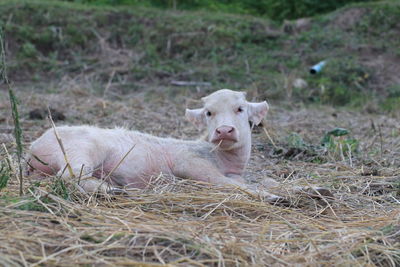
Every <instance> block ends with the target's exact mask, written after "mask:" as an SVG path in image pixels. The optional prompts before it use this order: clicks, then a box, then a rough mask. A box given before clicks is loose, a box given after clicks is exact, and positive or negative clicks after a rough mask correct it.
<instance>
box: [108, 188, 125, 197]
mask: <svg viewBox="0 0 400 267" xmlns="http://www.w3.org/2000/svg"><path fill="white" fill-rule="evenodd" d="M107 194H109V195H112V196H127V195H128V192H127V191H126V190H124V189H122V188H116V187H112V188H110V189H108V190H107Z"/></svg>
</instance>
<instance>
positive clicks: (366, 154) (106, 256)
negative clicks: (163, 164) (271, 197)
mask: <svg viewBox="0 0 400 267" xmlns="http://www.w3.org/2000/svg"><path fill="white" fill-rule="evenodd" d="M19 89H20V90H19V92H20V94H21V96H19V98H20V99H21V100H22V102H23V103H26V105H24V106H22V107H21V108H22V114H24V113H26V112H27V110H29V108H30V107H33V106H37V105H38V103H41V102H43V100H40V99H41V98H42V97H45V99H47V101H49V102H51V103H52V104H54V105H56V106H57V107H58V108H59V109H61V110H64V111H65V113H66V115H67V118H68V120H69V123H71V124H76V123H79V122H92V123H93V122H96V123H97V124H99V125H112V123H115V122H116V124H119V125H122V124H123V123H124V122H125V121H127V120H128V121H129V123H128V124H127V125H126V126H127V127H129V128H130V127H132V128H135V129H139V130H143V131H147V132H151V133H155V134H157V135H160V136H167V135H168V136H176V137H188V136H191V137H193V136H194V135H195V134H196V132H195V130H194V129H193V128H192V127H190V126H189V125H188V124H186V123H182V119H181V117H182V114H183V110H184V109H183V105H182V104H180V103H184V102H185V101H184V100H182V99H176V100H175V102H174V101H173V100H163V99H161V98H154V99H153V100H151V101H149V102H144V101H142V100H141V97H142V96H140V95H131V96H130V98H129V99H126V100H121V101H113V102H111V101H109V100H108V99H103V98H96V97H95V96H90V97H85V96H82V95H79V96H76V95H74V93H71V92H68V90H67V91H66V92H63V93H58V94H56V95H40V94H38V93H30V94H28V93H27V92H29V91H26V90H24V88H19ZM0 93H1V92H0ZM100 100H101V101H109V103H110V105H108V106H105V107H104V106H103V105H101V106H100V107H99V106H98V104H97V102H98V101H100ZM2 101H3V100H2V99H1V100H0V107H1V106H2V103H3V102H2ZM272 106H274V105H272ZM71 107H74V108H71ZM99 108H103V109H105V110H103V112H98V110H99ZM95 111H97V112H95ZM0 112H1V113H2V114H6V112H5V111H4V109H0ZM333 112H335V113H336V114H337V115H336V116H331V114H332V113H333ZM77 114H84V115H77ZM4 117H5V116H4ZM337 118H340V119H337ZM371 121H374V123H375V124H376V125H380V127H381V129H382V130H381V131H374V130H373V128H372V127H371ZM1 123H2V124H1V129H0V130H1V131H3V132H5V133H7V132H8V131H9V129H10V127H11V126H10V125H11V121H2V122H1ZM21 123H22V125H23V128H24V130H25V133H27V135H26V136H25V138H26V140H25V141H26V142H29V141H30V140H32V139H34V138H35V137H37V136H38V135H39V134H40V133H41V132H42V131H43V130H44V129H45V128H48V127H49V125H48V124H46V122H41V121H35V122H32V121H29V120H26V119H22V121H21ZM268 124H269V126H268V132H269V135H270V138H271V139H272V140H274V142H275V144H276V146H282V145H284V143H283V141H282V140H283V136H285V135H286V134H287V133H289V132H292V131H294V132H298V133H299V134H301V135H302V136H303V137H304V139H305V140H306V141H307V142H313V143H315V142H319V140H320V138H321V137H322V136H323V133H324V131H326V130H330V129H331V128H332V127H336V126H340V127H344V128H349V129H351V131H352V133H353V135H354V137H355V138H357V139H359V140H360V141H361V143H360V152H359V154H357V155H356V156H354V157H353V158H352V161H351V163H350V161H349V159H348V158H347V156H346V155H345V157H344V160H343V159H342V158H341V157H339V158H333V157H332V158H329V157H327V159H328V161H327V162H326V163H312V162H308V161H307V160H306V159H302V158H298V159H292V160H289V159H285V158H282V157H276V156H275V155H273V153H272V151H273V146H272V145H270V144H269V139H267V137H266V136H265V134H264V132H263V131H262V129H258V130H257V129H256V132H255V134H254V149H253V153H252V159H251V162H250V166H249V168H248V172H247V175H246V178H247V179H248V180H249V181H252V182H256V181H259V180H262V179H264V178H266V177H270V178H274V179H276V180H278V181H280V182H281V186H280V188H277V189H275V190H277V191H279V192H285V190H286V189H287V188H290V187H293V186H308V185H320V186H324V187H327V188H329V189H331V191H332V192H333V193H334V195H335V199H334V200H329V201H328V200H327V201H324V200H320V199H316V198H310V197H309V196H308V195H307V194H290V195H289V196H288V200H289V203H286V204H285V205H272V204H269V203H265V202H263V201H262V200H260V199H257V198H255V197H252V196H249V195H247V194H245V193H243V192H241V191H238V190H236V189H232V188H227V187H219V186H209V185H207V184H204V183H198V182H194V181H187V180H181V179H177V178H175V177H169V176H165V175H160V176H159V177H154V179H153V182H152V185H151V186H149V187H148V188H147V189H146V190H131V191H129V194H128V195H121V196H114V197H112V198H105V197H100V196H99V197H93V196H85V195H81V194H79V192H74V191H73V188H72V187H70V186H67V187H68V188H69V199H68V200H66V199H63V198H62V197H60V194H56V193H54V192H55V191H54V184H55V182H54V181H55V180H54V178H53V177H48V178H45V179H43V180H40V186H33V183H34V182H37V181H38V180H25V185H24V188H25V189H26V192H25V193H26V195H27V196H26V197H25V198H23V199H19V200H18V201H17V199H18V197H17V194H18V183H17V179H15V177H13V178H12V179H11V181H10V184H9V186H8V187H7V188H6V190H5V191H1V192H0V194H1V195H0V206H1V207H0V225H1V226H0V265H5V266H20V265H24V266H37V265H41V266H72V265H74V266H76V265H100V266H103V265H114V266H115V265H117V266H159V265H166V266H293V265H298V266H332V265H336V266H398V265H399V264H400V226H399V225H400V209H399V207H400V205H399V204H400V203H399V175H400V171H399V166H400V164H399V151H400V150H399V149H398V148H399V145H400V137H399V135H400V134H398V129H399V124H398V121H397V120H396V119H395V118H391V117H387V116H383V115H363V114H361V113H357V114H354V113H351V112H348V111H335V110H331V109H329V108H320V110H318V112H316V110H315V109H314V110H313V109H308V110H306V109H295V110H293V111H289V110H287V109H283V108H277V107H275V109H272V112H271V114H270V117H269V120H268ZM396 131H397V132H396ZM380 135H381V137H379V136H380ZM380 139H382V141H379V140H380ZM6 146H7V148H8V149H9V151H10V153H12V151H14V150H15V144H13V143H6ZM0 155H1V156H3V153H2V152H1V153H0ZM28 188H29V189H30V190H29V191H28ZM52 192H53V193H52ZM71 192H74V193H71ZM35 210H36V211H35Z"/></svg>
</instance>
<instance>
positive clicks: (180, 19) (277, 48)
mask: <svg viewBox="0 0 400 267" xmlns="http://www.w3.org/2000/svg"><path fill="white" fill-rule="evenodd" d="M352 7H356V8H361V7H362V8H363V9H366V10H368V12H366V14H367V15H365V16H361V17H360V20H359V21H357V22H356V23H355V25H353V26H354V27H353V26H352V29H354V30H348V29H344V28H341V27H338V26H337V25H336V20H337V19H338V17H340V16H341V14H343V13H344V12H346V10H348V9H349V8H352ZM0 11H1V12H0V25H3V26H4V27H5V29H6V36H7V38H8V39H7V40H8V42H9V43H10V45H9V47H10V48H11V49H10V50H11V51H10V54H11V55H10V59H11V60H10V62H9V69H10V73H11V74H12V77H11V78H12V79H14V80H16V81H19V80H22V81H27V80H28V81H29V80H32V81H34V79H33V77H35V80H41V79H53V80H54V79H60V78H61V77H63V76H65V75H66V74H69V75H71V76H74V75H76V74H79V73H81V72H82V70H83V69H89V71H87V70H86V73H88V74H90V73H95V74H96V76H95V77H96V78H97V81H96V82H98V83H99V84H106V83H107V81H108V79H109V76H110V73H111V70H110V69H111V68H112V67H119V66H121V65H122V63H119V64H117V63H115V65H112V64H111V63H109V62H107V57H106V56H105V55H103V54H101V53H102V52H101V51H102V50H101V49H102V48H101V47H100V45H99V38H103V39H104V40H106V41H107V42H106V43H107V45H108V48H107V49H111V50H114V51H119V50H121V49H123V50H125V51H129V53H130V57H124V59H125V60H126V61H125V62H124V64H125V63H126V64H127V66H128V67H127V69H126V70H124V71H121V72H117V73H116V74H115V77H114V78H115V79H124V80H125V81H126V84H125V85H121V88H122V87H123V88H122V89H121V90H122V91H123V92H129V90H146V88H155V87H163V88H166V90H174V89H168V88H169V87H170V84H169V82H170V81H171V80H184V81H186V80H187V81H199V82H211V83H212V87H211V88H209V89H216V88H222V87H228V88H232V89H255V88H257V89H258V92H260V93H261V95H260V96H261V97H266V98H269V99H279V100H282V99H289V98H290V97H291V98H290V99H291V101H293V100H298V101H302V102H306V103H321V104H330V105H335V106H337V105H340V106H341V105H347V106H352V107H359V106H362V105H364V103H365V100H366V99H371V98H372V96H379V97H375V99H378V100H377V101H379V102H380V103H381V106H382V105H383V106H395V105H396V103H397V102H396V100H393V101H394V103H393V104H391V103H386V102H385V101H386V98H387V97H389V98H391V96H390V93H389V88H391V87H392V86H395V84H382V85H381V86H376V83H374V81H375V80H377V77H375V75H376V73H378V72H379V71H378V70H377V69H375V68H374V67H370V66H369V65H368V64H365V59H364V58H363V55H362V53H361V52H359V49H358V48H359V47H363V46H368V47H369V48H371V50H374V51H375V50H377V51H380V52H381V53H384V54H387V55H392V54H394V55H396V54H400V49H399V47H400V43H399V42H400V41H399V38H397V36H398V34H400V31H399V30H398V29H397V28H396V27H394V26H393V25H397V24H396V23H397V21H399V19H400V5H399V4H398V3H396V2H394V1H393V2H379V3H367V4H356V5H353V6H349V7H345V8H343V9H341V10H338V11H336V12H334V13H332V14H328V15H323V16H319V17H316V18H314V19H313V22H312V23H311V25H310V28H309V29H307V30H305V31H301V32H299V33H297V34H288V33H285V32H283V31H281V25H279V24H277V23H276V22H273V21H270V20H267V19H261V18H255V17H250V16H241V15H232V14H222V13H213V12H205V11H196V12H174V11H170V10H166V11H162V10H159V9H151V8H145V7H131V8H129V7H123V8H121V7H107V6H106V7H104V6H101V7H100V6H86V5H80V4H76V3H65V2H59V1H56V2H55V1H53V2H49V1H45V0H43V1H27V0H25V1H16V2H15V1H3V2H2V3H1V4H0ZM10 15H12V20H10V19H9V16H10ZM381 34H383V35H384V37H385V38H383V37H382V35H381ZM103 53H104V51H103ZM373 58H374V55H371V59H373ZM325 59H328V60H329V63H328V64H327V67H326V68H325V69H324V71H323V72H322V73H321V74H319V75H316V76H310V75H309V73H308V69H309V67H310V66H311V65H313V64H315V63H317V62H319V61H320V60H325ZM288 77H293V78H302V79H304V80H306V81H307V82H308V85H309V86H308V87H307V88H302V89H299V88H291V86H289V88H288V87H285V84H284V81H285V80H287V79H288ZM383 80H385V79H383ZM129 88H132V89H129ZM187 89H190V88H187ZM100 91H101V90H100ZM390 101H392V100H390ZM390 101H389V102H390Z"/></svg>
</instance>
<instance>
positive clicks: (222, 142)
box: [211, 138, 238, 148]
mask: <svg viewBox="0 0 400 267" xmlns="http://www.w3.org/2000/svg"><path fill="white" fill-rule="evenodd" d="M237 142H238V140H237V139H236V138H216V139H213V140H212V141H211V143H213V144H214V145H216V146H220V147H222V148H224V147H230V146H232V145H234V144H235V143H237Z"/></svg>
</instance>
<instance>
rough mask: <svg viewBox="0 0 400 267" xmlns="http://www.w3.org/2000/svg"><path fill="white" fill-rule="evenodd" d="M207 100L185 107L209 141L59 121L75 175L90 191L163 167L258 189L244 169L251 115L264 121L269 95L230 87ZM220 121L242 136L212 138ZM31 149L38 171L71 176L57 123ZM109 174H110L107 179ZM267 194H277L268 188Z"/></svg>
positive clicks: (141, 179)
mask: <svg viewBox="0 0 400 267" xmlns="http://www.w3.org/2000/svg"><path fill="white" fill-rule="evenodd" d="M202 100H203V102H204V107H203V108H200V109H195V110H186V117H187V118H188V119H189V120H190V121H191V122H193V123H194V124H195V125H196V126H197V127H200V128H201V127H204V126H206V127H207V133H208V138H207V140H205V141H201V140H198V141H183V140H178V139H172V138H159V137H155V136H151V135H148V134H143V133H140V132H136V131H128V130H125V129H100V128H97V127H92V126H63V127H57V132H58V134H59V136H60V138H61V140H62V143H63V146H64V147H65V152H66V155H67V158H68V160H69V164H70V166H71V168H72V171H73V175H74V176H75V177H79V176H80V177H81V185H82V187H83V188H84V190H86V191H88V192H92V191H95V190H98V189H99V187H100V186H103V185H104V183H105V184H106V185H107V186H110V187H112V186H124V187H128V188H129V187H130V188H143V187H145V186H146V185H147V183H148V182H149V179H150V178H151V177H152V176H154V175H158V174H159V173H170V174H173V175H175V176H178V177H182V178H188V179H195V180H200V181H206V182H210V183H214V184H228V185H234V186H238V187H241V188H243V189H247V190H251V191H252V192H255V191H254V190H253V189H251V188H250V186H249V185H246V184H245V182H244V180H243V179H242V178H241V175H242V173H243V170H244V168H245V166H246V164H247V162H248V160H249V157H250V150H251V129H250V126H249V121H252V122H253V123H255V124H258V123H260V121H261V119H262V118H263V117H264V116H265V115H266V113H267V111H268V104H267V103H266V102H265V101H264V102H261V103H249V102H247V101H246V99H245V93H243V92H235V91H231V90H228V89H222V90H219V91H217V92H214V93H213V94H211V95H209V96H207V97H204V98H202ZM219 127H230V128H232V129H234V131H233V133H231V136H230V137H232V138H235V139H237V140H236V141H232V140H225V139H221V140H218V142H217V141H213V140H215V138H216V137H215V135H216V129H223V128H219ZM230 128H229V129H230ZM132 147H133V149H132ZM130 149H132V151H131V152H129V150H130ZM30 151H31V154H32V155H34V156H32V157H31V158H30V160H29V164H30V166H31V168H32V169H34V170H35V171H36V172H37V171H40V172H44V173H47V174H55V173H57V174H58V175H60V176H62V177H64V178H68V177H69V176H70V173H69V172H68V170H65V166H66V162H65V159H64V155H63V153H62V151H61V148H60V145H59V144H58V142H57V139H56V137H55V133H54V129H49V130H48V131H46V132H45V133H44V134H43V135H42V136H41V137H40V138H39V139H37V140H36V141H35V142H33V143H32V145H31V148H30ZM125 156H126V158H125V159H124V160H122V159H123V158H124V157H125ZM37 158H39V159H40V160H37ZM41 162H44V163H46V164H47V165H46V164H43V163H41ZM118 164H119V165H118ZM110 172H112V173H110ZM93 176H94V177H96V178H92V177H93ZM105 177H109V179H108V180H107V181H103V180H102V179H104V178H105ZM104 190H106V189H104ZM104 190H103V191H104ZM263 195H264V196H267V197H272V195H270V194H268V193H267V192H264V193H263Z"/></svg>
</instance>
